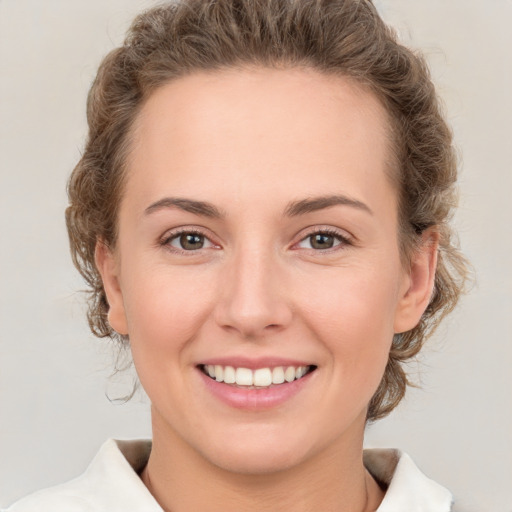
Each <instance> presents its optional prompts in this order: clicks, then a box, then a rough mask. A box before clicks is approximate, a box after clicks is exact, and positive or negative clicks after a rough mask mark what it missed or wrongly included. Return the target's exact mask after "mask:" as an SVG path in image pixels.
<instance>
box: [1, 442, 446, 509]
mask: <svg viewBox="0 0 512 512" xmlns="http://www.w3.org/2000/svg"><path fill="white" fill-rule="evenodd" d="M150 451H151V441H149V440H131V441H116V440H114V439H109V440H108V441H106V442H105V443H104V444H103V446H102V447H101V449H100V451H99V452H98V454H97V455H96V457H95V458H94V459H93V461H92V462H91V464H90V465H89V467H88V468H87V470H86V471H85V473H84V474H83V475H81V476H80V477H78V478H76V479H74V480H71V481H70V482H67V483H65V484H62V485H59V486H57V487H52V488H50V489H46V490H43V491H39V492H37V493H35V494H33V495H31V496H29V497H27V498H25V499H23V500H21V501H19V502H18V503H16V504H14V505H13V506H12V507H11V508H9V509H8V510H7V511H6V512H28V511H29V510H30V511H32V510H37V511H38V512H69V510H80V511H84V512H100V511H102V512H103V511H105V510H108V511H109V512H129V511H137V512H138V511H144V512H162V508H161V507H160V506H159V505H158V503H157V501H156V500H155V499H154V498H153V496H152V495H151V493H150V492H149V491H148V489H147V488H146V486H145V485H144V484H143V482H142V480H141V479H140V477H139V475H138V474H139V473H140V471H142V469H143V468H144V466H145V464H146V462H147V460H148V457H149V453H150ZM364 464H365V466H366V468H367V469H368V471H370V473H371V474H372V475H373V476H374V478H376V479H377V480H378V481H379V483H381V484H382V485H384V486H387V491H386V495H385V497H384V500H383V501H382V503H381V505H380V507H379V508H378V510H377V512H449V511H450V509H451V502H452V497H451V494H450V493H449V491H447V490H446V489H445V488H444V487H441V486H440V485H439V484H437V483H435V482H434V481H432V480H430V479H429V478H427V477H426V476H425V475H423V473H421V472H420V470H419V469H418V468H417V467H416V466H415V464H414V463H413V462H412V460H411V458H410V457H409V456H408V455H407V454H405V453H401V452H399V451H398V450H378V449H373V450H365V451H364Z"/></svg>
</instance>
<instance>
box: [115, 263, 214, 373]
mask: <svg viewBox="0 0 512 512" xmlns="http://www.w3.org/2000/svg"><path fill="white" fill-rule="evenodd" d="M130 275H131V276H135V278H133V279H132V280H131V282H129V283H126V286H125V293H124V298H125V309H126V316H127V322H128V329H129V336H130V341H131V345H132V351H133V352H135V353H134V358H135V357H136V356H139V357H141V355H143V357H144V359H152V360H154V361H155V362H156V363H157V364H158V363H159V362H160V361H161V356H162V355H163V354H164V353H166V354H169V355H171V354H172V355H173V358H174V359H176V357H177V356H179V353H180V351H181V350H182V349H184V348H185V347H186V346H187V344H188V342H189V341H191V340H192V339H193V338H194V336H195V335H196V334H197V329H198V326H201V325H202V324H203V323H204V321H205V319H206V318H207V317H208V316H209V314H210V310H211V303H212V297H211V290H212V287H211V286H208V280H207V279H205V277H206V276H204V275H197V273H196V274H193V273H192V272H187V269H185V270H181V271H180V270H178V271H176V270H174V271H172V269H169V268H168V267H167V268H165V267H164V268H159V267H158V266H153V267H152V268H149V267H148V268H145V269H143V270H141V271H140V272H133V273H131V274H130ZM137 276H140V277H139V278H137ZM142 352H144V354H141V353H142ZM178 362H179V360H178Z"/></svg>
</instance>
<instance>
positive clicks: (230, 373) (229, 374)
mask: <svg viewBox="0 0 512 512" xmlns="http://www.w3.org/2000/svg"><path fill="white" fill-rule="evenodd" d="M224 382H225V383H226V384H234V383H235V382H236V377H235V369H234V368H233V367H232V366H226V367H225V368H224Z"/></svg>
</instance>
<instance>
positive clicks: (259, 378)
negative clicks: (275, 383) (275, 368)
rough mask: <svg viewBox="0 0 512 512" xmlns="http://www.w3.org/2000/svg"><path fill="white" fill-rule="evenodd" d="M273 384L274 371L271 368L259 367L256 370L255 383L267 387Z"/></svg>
mask: <svg viewBox="0 0 512 512" xmlns="http://www.w3.org/2000/svg"><path fill="white" fill-rule="evenodd" d="M270 384H272V371H271V370H270V368H259V369H258V370H256V371H255V372H254V385H255V386H258V387H267V386H270Z"/></svg>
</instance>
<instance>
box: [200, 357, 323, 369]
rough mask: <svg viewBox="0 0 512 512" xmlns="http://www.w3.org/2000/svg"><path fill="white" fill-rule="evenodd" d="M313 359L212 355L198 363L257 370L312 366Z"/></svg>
mask: <svg viewBox="0 0 512 512" xmlns="http://www.w3.org/2000/svg"><path fill="white" fill-rule="evenodd" d="M312 364H313V363H311V361H307V362H306V361H303V360H302V361H301V360H299V359H290V358H283V357H274V356H267V357H256V358H248V357H243V356H236V357H235V356H234V357H227V356H224V357H212V358H209V359H205V360H203V361H201V362H200V363H199V364H198V365H199V366H201V365H204V366H206V365H213V366H214V365H219V366H233V367H234V368H249V369H250V370H256V369H258V368H275V367H276V366H295V367H298V366H311V365H312Z"/></svg>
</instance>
